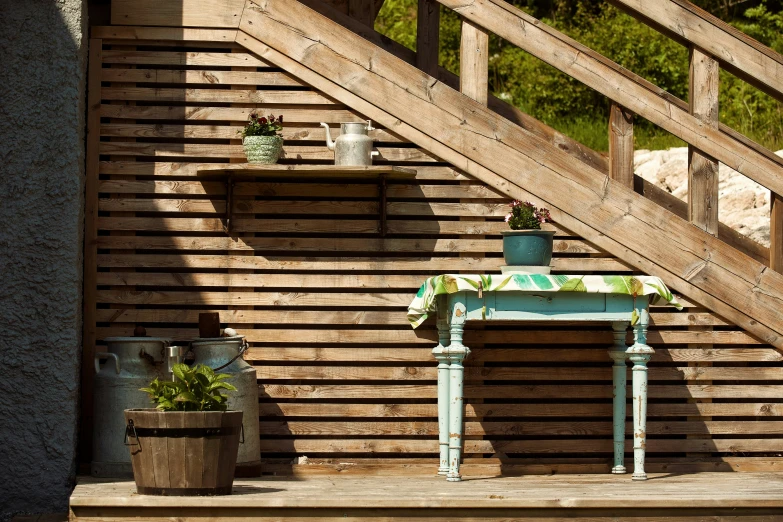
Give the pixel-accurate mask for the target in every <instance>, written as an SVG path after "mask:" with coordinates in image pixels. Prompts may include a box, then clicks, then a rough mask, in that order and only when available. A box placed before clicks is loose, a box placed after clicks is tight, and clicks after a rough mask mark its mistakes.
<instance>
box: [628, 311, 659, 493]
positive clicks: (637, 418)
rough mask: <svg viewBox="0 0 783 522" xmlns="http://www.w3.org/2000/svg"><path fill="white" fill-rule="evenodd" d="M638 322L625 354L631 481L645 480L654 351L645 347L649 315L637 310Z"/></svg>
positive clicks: (646, 312)
mask: <svg viewBox="0 0 783 522" xmlns="http://www.w3.org/2000/svg"><path fill="white" fill-rule="evenodd" d="M638 313H639V322H638V323H637V324H636V325H634V341H635V342H634V345H633V346H632V347H630V348H629V349H628V350H627V351H626V354H628V358H629V359H630V360H631V362H632V363H633V368H632V370H633V477H632V478H633V480H647V473H645V472H644V454H645V447H646V445H647V361H649V360H650V357H652V355H653V354H654V353H655V350H653V349H652V348H650V347H649V346H647V326H648V324H649V322H650V314H649V312H648V311H647V309H646V308H645V309H643V310H639V311H638Z"/></svg>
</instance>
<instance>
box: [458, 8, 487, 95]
mask: <svg viewBox="0 0 783 522" xmlns="http://www.w3.org/2000/svg"><path fill="white" fill-rule="evenodd" d="M459 67H460V73H459V90H460V92H461V93H462V94H464V95H465V96H468V97H469V98H471V99H473V100H476V101H477V102H479V103H480V104H482V105H486V104H487V92H488V76H487V75H488V70H489V34H488V33H487V32H486V31H485V30H484V29H482V28H481V27H479V26H477V25H474V24H473V23H471V22H469V21H468V20H462V35H461V40H460V52H459Z"/></svg>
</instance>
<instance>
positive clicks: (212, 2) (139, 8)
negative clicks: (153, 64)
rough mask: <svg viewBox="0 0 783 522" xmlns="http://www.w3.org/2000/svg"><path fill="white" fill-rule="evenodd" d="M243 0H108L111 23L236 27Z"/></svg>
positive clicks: (243, 3)
mask: <svg viewBox="0 0 783 522" xmlns="http://www.w3.org/2000/svg"><path fill="white" fill-rule="evenodd" d="M244 7H245V2H244V0H178V1H176V2H162V1H160V0H112V2H111V23H112V24H114V25H163V26H174V27H183V26H184V27H188V26H191V27H192V26H195V27H237V26H238V25H239V19H240V16H241V15H242V10H243V9H244Z"/></svg>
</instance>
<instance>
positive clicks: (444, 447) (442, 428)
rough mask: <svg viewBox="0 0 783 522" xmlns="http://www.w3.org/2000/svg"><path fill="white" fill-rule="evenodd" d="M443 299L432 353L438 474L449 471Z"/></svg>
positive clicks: (446, 334) (446, 336)
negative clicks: (435, 368)
mask: <svg viewBox="0 0 783 522" xmlns="http://www.w3.org/2000/svg"><path fill="white" fill-rule="evenodd" d="M445 308H446V302H445V299H442V298H439V299H438V319H437V322H436V324H437V327H438V346H436V347H435V348H434V349H433V350H432V355H433V356H434V357H435V360H436V361H438V447H439V449H440V463H439V465H438V475H446V474H447V473H448V472H449V402H450V399H449V355H448V354H447V353H444V352H445V350H446V349H447V347H448V345H449V322H448V316H447V314H446V310H445Z"/></svg>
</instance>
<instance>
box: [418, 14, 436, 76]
mask: <svg viewBox="0 0 783 522" xmlns="http://www.w3.org/2000/svg"><path fill="white" fill-rule="evenodd" d="M439 53H440V5H439V4H438V3H437V2H436V1H435V0H419V3H418V12H417V17H416V67H418V68H419V69H421V70H422V71H424V72H425V73H427V74H429V75H430V76H434V77H437V76H438V68H439V66H438V56H439Z"/></svg>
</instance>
